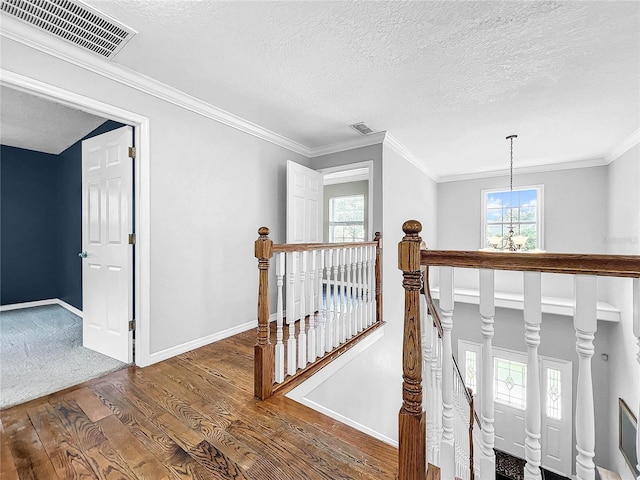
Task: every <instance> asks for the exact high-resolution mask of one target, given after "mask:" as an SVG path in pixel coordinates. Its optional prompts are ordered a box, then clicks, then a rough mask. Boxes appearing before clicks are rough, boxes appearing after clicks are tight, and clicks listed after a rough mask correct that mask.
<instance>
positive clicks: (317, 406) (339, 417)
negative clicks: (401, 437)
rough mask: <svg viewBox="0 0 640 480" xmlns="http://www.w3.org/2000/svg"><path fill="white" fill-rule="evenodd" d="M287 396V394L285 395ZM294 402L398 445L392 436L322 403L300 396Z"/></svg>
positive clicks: (394, 445)
mask: <svg viewBox="0 0 640 480" xmlns="http://www.w3.org/2000/svg"><path fill="white" fill-rule="evenodd" d="M287 396H288V395H287ZM296 402H298V403H301V404H303V405H305V406H307V407H309V408H312V409H314V410H316V411H317V412H320V413H322V414H323V415H326V416H327V417H331V418H333V419H334V420H338V421H339V422H341V423H344V424H345V425H349V426H350V427H353V428H355V429H356V430H359V431H361V432H362V433H366V434H367V435H369V436H371V437H373V438H377V439H378V440H381V441H383V442H384V443H386V444H388V445H391V446H392V447H396V448H397V447H398V442H397V441H396V440H394V439H392V438H389V437H387V436H386V435H383V434H382V433H380V432H377V431H375V430H372V429H371V428H369V427H366V426H365V425H362V424H361V423H358V422H356V421H354V420H351V419H350V418H347V417H345V416H344V415H341V414H339V413H337V412H334V411H333V410H330V409H328V408H326V407H323V406H322V405H320V404H318V403H316V402H314V401H312V400H309V399H307V398H302V399H300V400H298V399H296Z"/></svg>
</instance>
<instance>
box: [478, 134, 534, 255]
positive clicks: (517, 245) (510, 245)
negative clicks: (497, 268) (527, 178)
mask: <svg viewBox="0 0 640 480" xmlns="http://www.w3.org/2000/svg"><path fill="white" fill-rule="evenodd" d="M514 138H518V135H509V136H508V137H507V138H506V139H507V140H509V141H510V143H511V164H510V166H509V193H510V196H511V200H512V201H511V206H510V208H509V231H508V233H507V235H506V236H492V237H488V238H487V240H489V244H490V245H491V248H492V249H494V250H503V251H508V252H518V251H520V250H521V249H522V247H523V246H524V244H525V243H527V240H528V237H527V236H526V235H514V232H513V210H514V209H513V139H514Z"/></svg>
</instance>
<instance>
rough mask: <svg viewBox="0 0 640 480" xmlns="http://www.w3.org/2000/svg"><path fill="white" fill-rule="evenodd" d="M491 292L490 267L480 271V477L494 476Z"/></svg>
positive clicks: (490, 477)
mask: <svg viewBox="0 0 640 480" xmlns="http://www.w3.org/2000/svg"><path fill="white" fill-rule="evenodd" d="M495 315H496V309H495V294H494V272H493V270H486V269H481V270H480V319H481V322H482V325H481V327H480V328H481V331H482V339H483V348H482V375H481V378H482V387H481V388H480V393H481V398H482V402H481V408H482V442H481V444H482V458H481V460H480V461H479V464H480V471H481V474H482V480H487V479H495V474H496V473H495V472H496V456H495V452H494V451H493V447H494V444H495V428H494V426H493V423H494V407H493V376H494V371H493V335H494V327H493V322H494V317H495Z"/></svg>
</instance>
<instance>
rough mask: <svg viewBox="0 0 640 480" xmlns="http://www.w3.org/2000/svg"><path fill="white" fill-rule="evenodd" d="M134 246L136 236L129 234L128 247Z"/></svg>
mask: <svg viewBox="0 0 640 480" xmlns="http://www.w3.org/2000/svg"><path fill="white" fill-rule="evenodd" d="M135 244H136V234H135V233H130V234H129V245H135Z"/></svg>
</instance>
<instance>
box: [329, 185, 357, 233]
mask: <svg viewBox="0 0 640 480" xmlns="http://www.w3.org/2000/svg"><path fill="white" fill-rule="evenodd" d="M364 238H365V233H364V195H348V196H344V197H331V198H329V241H330V242H340V243H342V242H363V241H364Z"/></svg>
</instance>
